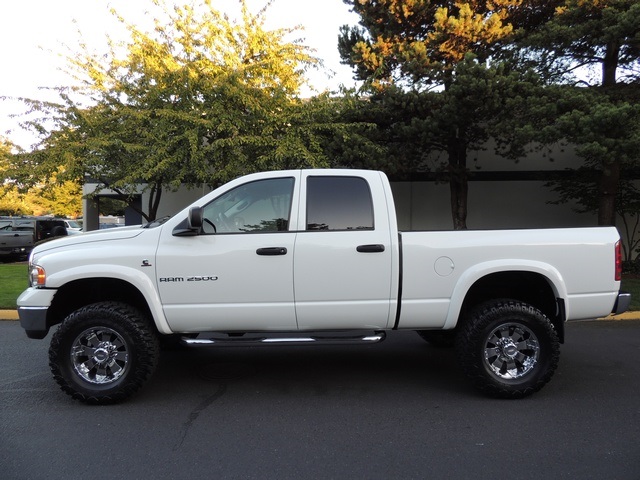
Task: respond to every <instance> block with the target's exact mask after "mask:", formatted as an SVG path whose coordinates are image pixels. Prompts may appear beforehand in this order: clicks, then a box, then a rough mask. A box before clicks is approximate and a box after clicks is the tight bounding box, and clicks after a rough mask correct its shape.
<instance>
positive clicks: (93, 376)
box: [49, 302, 159, 404]
mask: <svg viewBox="0 0 640 480" xmlns="http://www.w3.org/2000/svg"><path fill="white" fill-rule="evenodd" d="M158 358H159V342H158V336H157V334H156V333H155V330H154V329H153V328H152V327H151V325H150V324H149V322H148V321H147V319H146V318H145V317H144V316H143V315H142V314H141V313H140V312H139V311H138V310H137V309H135V308H133V307H131V306H129V305H126V304H123V303H116V302H102V303H96V304H93V305H88V306H86V307H83V308H80V309H79V310H77V311H75V312H74V313H72V314H71V315H69V316H68V317H67V318H66V319H65V320H64V321H63V322H62V324H61V325H60V327H59V328H58V330H56V332H55V333H54V335H53V338H52V339H51V346H50V347H49V366H50V368H51V372H52V373H53V377H54V379H55V380H56V381H57V382H58V384H59V385H60V387H61V388H62V390H63V391H64V392H66V393H67V394H69V395H71V396H72V397H73V398H75V399H77V400H80V401H83V402H87V403H95V404H108V403H116V402H119V401H122V400H125V399H126V398H128V397H129V396H131V395H132V394H134V393H135V392H136V391H137V390H138V389H139V388H140V387H141V386H142V385H143V384H144V383H145V382H146V381H147V380H148V379H149V377H150V376H151V374H152V373H153V371H154V370H155V367H156V365H157V363H158Z"/></svg>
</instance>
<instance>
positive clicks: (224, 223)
mask: <svg viewBox="0 0 640 480" xmlns="http://www.w3.org/2000/svg"><path fill="white" fill-rule="evenodd" d="M216 222H218V223H219V224H220V225H222V227H223V228H224V230H225V231H227V232H233V231H235V229H234V228H233V225H231V223H230V222H229V219H228V218H227V217H226V215H225V214H224V213H222V212H220V213H219V214H218V218H216ZM214 228H215V227H214Z"/></svg>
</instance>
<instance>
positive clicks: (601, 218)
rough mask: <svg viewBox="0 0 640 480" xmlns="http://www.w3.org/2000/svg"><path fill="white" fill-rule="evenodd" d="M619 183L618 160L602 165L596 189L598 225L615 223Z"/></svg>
mask: <svg viewBox="0 0 640 480" xmlns="http://www.w3.org/2000/svg"><path fill="white" fill-rule="evenodd" d="M619 183H620V161H619V160H614V161H613V162H607V163H605V164H604V165H603V166H602V176H601V177H600V185H599V189H598V193H599V196H600V198H599V202H598V225H613V226H615V224H616V196H617V193H618V186H619Z"/></svg>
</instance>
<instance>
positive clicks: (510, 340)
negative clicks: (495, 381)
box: [484, 323, 540, 380]
mask: <svg viewBox="0 0 640 480" xmlns="http://www.w3.org/2000/svg"><path fill="white" fill-rule="evenodd" d="M539 357H540V343H539V341H538V337H536V335H535V334H534V333H533V332H532V331H531V330H530V329H528V328H527V327H525V326H524V325H522V324H519V323H505V324H502V325H500V326H499V327H497V328H495V329H494V330H493V331H492V332H491V333H490V334H489V336H488V337H487V341H486V342H485V344H484V362H485V367H486V368H487V370H488V371H489V372H491V373H492V374H493V375H495V376H496V377H498V378H500V379H501V380H517V379H520V378H522V377H524V376H525V375H527V374H529V373H531V371H532V370H533V369H534V368H535V366H536V364H537V363H538V359H539Z"/></svg>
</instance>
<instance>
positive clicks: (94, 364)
mask: <svg viewBox="0 0 640 480" xmlns="http://www.w3.org/2000/svg"><path fill="white" fill-rule="evenodd" d="M71 364H72V365H73V369H74V370H75V372H76V373H77V374H78V375H79V376H80V378H82V379H83V380H84V381H86V382H89V383H91V384H94V385H104V384H108V383H112V382H115V381H116V380H118V379H119V378H120V377H122V376H123V375H124V374H125V373H126V371H127V370H128V368H129V350H128V348H127V344H126V342H125V341H124V339H123V338H122V336H121V335H120V334H119V333H118V332H116V331H115V330H112V329H111V328H107V327H93V328H89V329H87V330H85V331H84V332H82V333H81V334H80V335H78V336H77V337H76V339H75V340H74V342H73V344H72V346H71Z"/></svg>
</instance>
